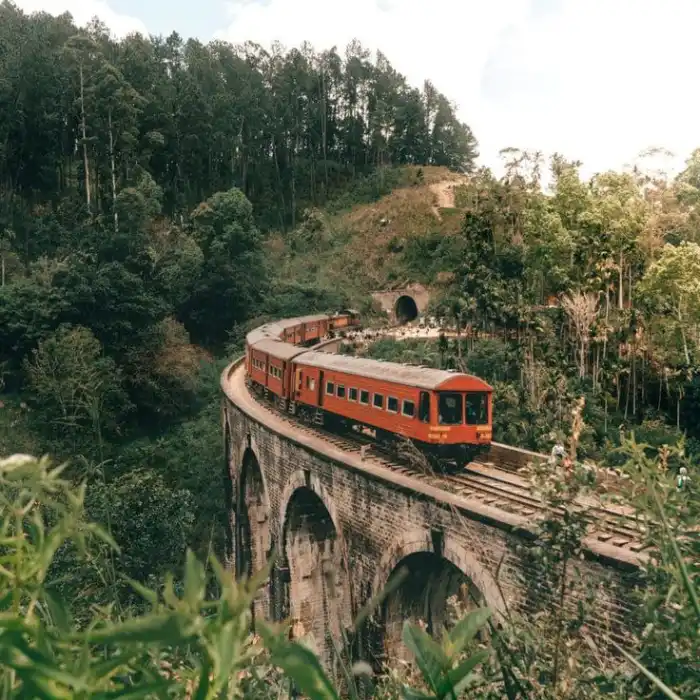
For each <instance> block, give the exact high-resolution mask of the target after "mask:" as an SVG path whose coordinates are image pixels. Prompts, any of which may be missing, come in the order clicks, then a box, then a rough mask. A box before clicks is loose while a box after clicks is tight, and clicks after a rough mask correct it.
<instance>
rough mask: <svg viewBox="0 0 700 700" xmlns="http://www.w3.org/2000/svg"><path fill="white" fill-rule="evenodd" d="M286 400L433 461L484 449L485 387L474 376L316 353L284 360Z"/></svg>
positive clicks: (487, 421)
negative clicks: (288, 366) (288, 369)
mask: <svg viewBox="0 0 700 700" xmlns="http://www.w3.org/2000/svg"><path fill="white" fill-rule="evenodd" d="M292 370H293V372H294V394H293V397H292V398H293V400H294V401H295V402H296V403H297V404H300V405H306V406H310V407H313V408H315V409H321V410H322V411H323V412H324V413H325V414H330V415H331V416H335V417H339V418H341V419H344V420H345V421H347V422H349V423H351V424H358V425H365V426H369V427H371V428H374V429H375V430H378V431H379V433H378V435H379V434H382V435H383V436H384V437H386V436H387V435H390V434H397V435H400V436H402V437H404V438H408V439H411V440H413V441H415V442H416V443H417V444H418V445H419V446H420V447H422V448H423V449H425V451H426V452H427V453H428V454H431V455H433V456H435V457H438V458H444V459H448V460H449V459H453V460H455V461H458V462H461V461H468V460H469V459H471V458H472V457H473V456H474V455H475V454H477V453H478V452H479V447H480V446H486V445H488V444H490V442H491V437H492V431H491V411H492V407H491V395H492V388H491V387H490V386H489V385H488V384H487V383H486V382H484V381H482V380H481V379H479V378H478V377H473V376H471V375H467V374H458V373H454V372H447V371H444V370H435V369H429V368H426V367H413V366H408V365H401V364H397V363H389V362H378V361H376V360H365V359H361V358H355V357H347V356H343V355H332V354H328V353H322V352H314V351H310V352H305V353H303V354H302V355H299V356H297V357H296V358H294V360H293V361H292Z"/></svg>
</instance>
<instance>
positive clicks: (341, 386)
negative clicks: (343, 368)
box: [338, 384, 345, 399]
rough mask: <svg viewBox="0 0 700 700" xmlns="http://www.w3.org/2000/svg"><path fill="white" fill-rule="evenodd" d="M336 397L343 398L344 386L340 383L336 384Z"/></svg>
mask: <svg viewBox="0 0 700 700" xmlns="http://www.w3.org/2000/svg"><path fill="white" fill-rule="evenodd" d="M338 398H339V399H344V398H345V387H344V386H343V385H342V384H338Z"/></svg>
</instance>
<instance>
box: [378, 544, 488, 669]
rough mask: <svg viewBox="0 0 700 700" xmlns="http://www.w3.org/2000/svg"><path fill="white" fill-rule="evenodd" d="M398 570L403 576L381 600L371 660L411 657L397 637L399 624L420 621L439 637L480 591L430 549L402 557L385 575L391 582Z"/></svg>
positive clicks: (474, 605) (470, 607)
mask: <svg viewBox="0 0 700 700" xmlns="http://www.w3.org/2000/svg"><path fill="white" fill-rule="evenodd" d="M402 569H404V570H405V572H406V575H405V578H404V579H403V581H402V582H401V584H400V585H399V587H398V588H396V589H395V590H394V591H392V593H391V594H390V595H389V596H388V598H387V599H386V600H385V601H384V605H383V606H382V616H381V617H382V625H381V627H382V629H381V630H380V631H379V634H380V639H377V640H376V642H375V644H376V645H377V646H376V647H375V653H376V652H378V654H377V656H378V658H376V657H375V661H378V662H379V663H381V661H382V660H383V659H397V658H398V659H401V660H403V661H406V662H409V663H410V662H411V661H412V660H413V657H412V655H411V653H410V652H409V651H408V649H406V647H405V645H404V644H403V641H402V639H401V635H402V631H403V624H404V621H405V620H409V621H410V622H412V623H413V624H417V623H419V621H420V622H421V623H423V624H424V625H425V628H426V630H427V632H428V633H429V634H431V635H438V636H440V634H441V632H442V630H443V629H449V628H451V627H452V626H453V625H454V624H455V623H456V622H458V621H459V619H460V618H461V616H462V615H464V614H465V613H466V612H467V611H469V610H473V609H475V608H477V607H479V605H478V604H477V601H481V600H482V595H481V592H480V591H479V589H478V588H476V586H475V585H474V584H473V582H472V581H471V579H470V578H469V577H468V576H467V575H466V574H465V573H464V572H463V571H462V570H461V569H459V568H458V567H457V566H455V565H454V564H453V563H452V562H451V561H449V560H447V559H445V558H444V557H441V556H438V555H437V554H435V553H433V552H416V553H415V554H410V555H409V556H407V557H405V558H404V559H402V560H401V561H400V562H399V563H398V564H397V566H396V568H395V569H394V571H393V572H392V574H391V576H390V577H389V581H391V580H392V579H393V578H394V577H395V576H396V575H397V574H398V573H399V571H401V570H402Z"/></svg>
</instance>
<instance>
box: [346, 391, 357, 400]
mask: <svg viewBox="0 0 700 700" xmlns="http://www.w3.org/2000/svg"><path fill="white" fill-rule="evenodd" d="M348 401H357V389H352V388H350V389H348Z"/></svg>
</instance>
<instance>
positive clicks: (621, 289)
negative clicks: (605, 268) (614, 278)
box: [617, 251, 625, 311]
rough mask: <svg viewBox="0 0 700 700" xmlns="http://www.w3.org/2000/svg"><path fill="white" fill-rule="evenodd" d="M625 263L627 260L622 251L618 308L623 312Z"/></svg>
mask: <svg viewBox="0 0 700 700" xmlns="http://www.w3.org/2000/svg"><path fill="white" fill-rule="evenodd" d="M624 262H625V259H624V258H623V257H622V251H620V269H619V276H620V279H619V285H618V286H619V289H618V300H617V303H618V308H619V309H620V311H622V307H623V300H624V293H623V288H622V285H623V277H622V270H623V265H624Z"/></svg>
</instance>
